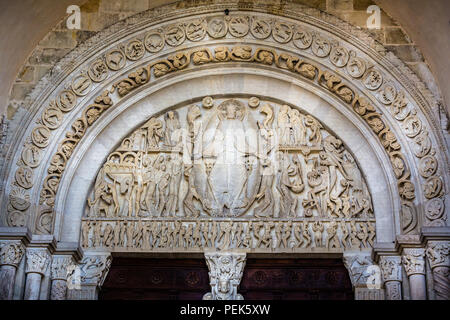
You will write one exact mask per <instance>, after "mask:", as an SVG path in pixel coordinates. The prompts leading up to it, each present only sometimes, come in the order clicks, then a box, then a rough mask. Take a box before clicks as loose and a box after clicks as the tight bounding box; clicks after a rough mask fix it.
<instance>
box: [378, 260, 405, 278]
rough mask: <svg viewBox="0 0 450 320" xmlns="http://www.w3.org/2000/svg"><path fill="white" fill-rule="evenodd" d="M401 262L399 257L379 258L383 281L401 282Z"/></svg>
mask: <svg viewBox="0 0 450 320" xmlns="http://www.w3.org/2000/svg"><path fill="white" fill-rule="evenodd" d="M401 264H402V261H401V258H400V257H399V256H382V257H381V258H380V268H381V274H382V276H383V281H384V282H387V281H402V267H401Z"/></svg>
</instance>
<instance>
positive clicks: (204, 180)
mask: <svg viewBox="0 0 450 320" xmlns="http://www.w3.org/2000/svg"><path fill="white" fill-rule="evenodd" d="M276 199H279V201H277V200H276ZM230 219H232V220H230ZM81 234H82V239H81V242H82V245H83V247H85V248H100V247H102V248H105V249H107V250H111V251H114V250H117V251H123V250H137V251H142V250H144V251H145V250H167V249H172V250H199V249H201V248H216V247H218V248H220V249H222V250H224V249H229V248H247V249H258V250H260V251H267V250H269V251H270V250H274V249H275V250H280V251H286V250H311V249H313V250H323V251H327V250H331V251H343V250H344V249H346V248H355V249H357V248H358V249H359V248H368V247H372V246H373V243H374V241H375V220H374V213H373V209H372V200H371V196H370V193H369V190H368V188H367V185H366V183H365V181H364V178H363V176H362V174H361V172H360V170H359V168H358V165H357V163H356V161H355V159H354V158H353V157H352V155H351V154H350V153H349V152H348V151H347V150H346V148H345V146H344V144H343V142H342V141H341V140H340V139H338V138H336V137H335V136H333V135H332V134H331V133H329V132H327V131H326V130H324V129H323V126H322V125H321V124H320V123H319V121H317V120H316V119H315V118H314V117H312V116H310V115H306V114H303V113H301V112H300V111H299V110H297V109H295V108H293V107H290V106H287V105H282V106H275V105H273V104H271V103H268V102H264V101H260V100H259V99H258V98H257V97H252V98H250V99H249V100H248V101H243V100H238V99H225V100H223V101H214V99H212V98H211V97H206V98H205V99H203V102H202V105H201V106H199V105H195V104H194V105H191V106H189V107H186V108H180V109H178V110H171V111H168V112H167V113H165V114H163V115H161V116H159V117H154V118H150V119H149V120H148V121H146V122H145V124H144V125H143V126H141V127H140V128H139V129H137V130H136V131H134V132H133V133H132V134H131V135H129V136H128V137H127V138H125V139H124V140H123V141H122V144H121V145H120V147H118V148H117V149H116V150H115V151H114V152H112V153H111V154H110V155H109V156H108V158H107V161H106V163H105V164H104V165H103V167H102V168H101V169H100V172H99V173H98V176H97V179H96V183H95V186H94V190H93V191H92V193H91V195H90V197H89V199H88V201H87V208H86V216H85V217H84V218H83V222H82V232H81Z"/></svg>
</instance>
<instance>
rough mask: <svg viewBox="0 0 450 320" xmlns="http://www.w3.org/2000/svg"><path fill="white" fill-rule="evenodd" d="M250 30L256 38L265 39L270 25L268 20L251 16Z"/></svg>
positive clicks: (269, 31)
mask: <svg viewBox="0 0 450 320" xmlns="http://www.w3.org/2000/svg"><path fill="white" fill-rule="evenodd" d="M250 31H251V33H252V35H253V36H254V37H255V38H256V39H266V38H267V37H268V36H270V33H271V31H272V26H271V25H270V22H269V21H267V20H264V19H261V18H253V19H252V23H251V26H250Z"/></svg>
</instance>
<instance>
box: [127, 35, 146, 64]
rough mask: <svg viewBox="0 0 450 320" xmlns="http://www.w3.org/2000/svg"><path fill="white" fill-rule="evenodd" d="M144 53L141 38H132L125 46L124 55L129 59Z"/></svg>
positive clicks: (136, 57)
mask: <svg viewBox="0 0 450 320" xmlns="http://www.w3.org/2000/svg"><path fill="white" fill-rule="evenodd" d="M144 54H145V47H144V44H143V43H142V41H141V40H138V39H134V40H131V41H130V42H128V43H127V45H126V46H125V55H126V56H127V58H128V59H130V60H131V61H137V60H139V59H141V58H142V57H143V56H144Z"/></svg>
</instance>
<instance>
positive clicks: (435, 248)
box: [426, 241, 450, 300]
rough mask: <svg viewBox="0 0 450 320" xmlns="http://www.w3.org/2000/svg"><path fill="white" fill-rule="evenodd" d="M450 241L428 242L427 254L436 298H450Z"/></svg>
mask: <svg viewBox="0 0 450 320" xmlns="http://www.w3.org/2000/svg"><path fill="white" fill-rule="evenodd" d="M449 252H450V242H449V241H433V242H428V248H427V250H426V255H427V258H428V261H429V262H430V266H431V270H432V272H433V283H434V292H435V295H436V300H450V272H449V271H450V258H449Z"/></svg>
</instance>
